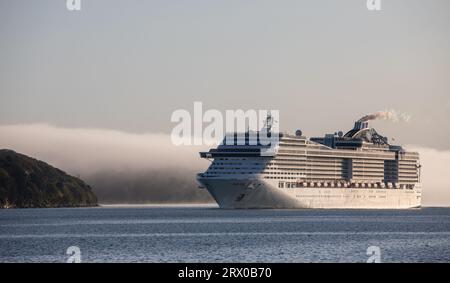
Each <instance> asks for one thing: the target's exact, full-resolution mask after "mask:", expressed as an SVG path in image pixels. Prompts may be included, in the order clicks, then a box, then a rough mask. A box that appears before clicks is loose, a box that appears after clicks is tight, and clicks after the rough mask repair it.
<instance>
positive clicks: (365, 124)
mask: <svg viewBox="0 0 450 283" xmlns="http://www.w3.org/2000/svg"><path fill="white" fill-rule="evenodd" d="M368 127H369V122H367V121H364V122H363V121H356V122H355V126H354V127H353V129H355V130H362V129H366V128H368Z"/></svg>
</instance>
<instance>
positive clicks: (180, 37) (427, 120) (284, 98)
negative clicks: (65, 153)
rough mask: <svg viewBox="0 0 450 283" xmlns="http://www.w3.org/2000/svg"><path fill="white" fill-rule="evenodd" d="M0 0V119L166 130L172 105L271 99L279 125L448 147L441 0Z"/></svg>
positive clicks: (445, 9)
mask: <svg viewBox="0 0 450 283" xmlns="http://www.w3.org/2000/svg"><path fill="white" fill-rule="evenodd" d="M65 2H66V1H65V0H49V1H43V0H40V1H27V0H14V1H10V0H0V40H1V42H0V43H1V44H0V124H4V125H6V124H17V123H26V124H28V123H49V124H52V125H56V126H59V127H84V128H107V129H116V130H121V131H126V132H131V133H144V132H148V133H169V132H170V131H171V129H172V127H173V126H174V125H173V124H172V123H171V122H170V115H171V113H172V112H173V111H174V110H176V109H179V108H184V109H188V110H192V107H193V101H202V102H203V103H204V107H205V108H216V109H219V110H225V109H238V108H242V109H261V108H263V109H267V108H269V109H279V110H280V111H281V112H280V115H281V117H280V126H281V128H282V129H283V130H289V131H294V130H295V128H301V129H302V130H303V132H304V133H305V134H306V135H307V136H312V135H318V134H323V133H324V132H334V131H336V130H339V129H342V130H347V129H348V128H349V127H351V126H352V125H353V121H354V120H356V119H357V118H359V117H360V116H363V115H364V114H367V113H371V112H375V111H378V110H384V109H396V110H397V111H400V112H405V113H408V114H410V115H411V116H412V118H411V120H410V122H408V123H403V122H400V123H391V124H390V123H387V122H376V126H377V128H378V130H379V132H381V133H382V134H386V135H389V136H394V137H396V140H398V141H399V142H401V143H406V144H415V145H420V146H425V147H432V148H437V149H447V150H448V149H450V126H449V125H448V122H449V120H450V1H448V0H422V1H418V0H415V1H413V0H382V11H375V12H374V11H368V10H367V8H366V1H365V0H345V1H338V0H335V1H331V0H329V1H325V0H314V1H312V0H310V1H300V0H292V1H285V0H278V1H275V0H271V1H264V0H239V1H238V0H205V1H197V0H178V1H174V0H161V1H125V0H121V1H118V0H117V1H111V0H82V10H81V11H77V12H70V11H68V10H67V9H66V4H65Z"/></svg>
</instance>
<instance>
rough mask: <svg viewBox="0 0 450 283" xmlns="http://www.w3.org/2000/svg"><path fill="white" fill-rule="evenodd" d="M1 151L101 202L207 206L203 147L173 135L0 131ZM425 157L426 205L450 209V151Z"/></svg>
mask: <svg viewBox="0 0 450 283" xmlns="http://www.w3.org/2000/svg"><path fill="white" fill-rule="evenodd" d="M0 148H8V149H12V150H15V151H17V152H20V153H23V154H26V155H29V156H31V157H35V158H37V159H41V160H43V161H45V162H47V163H49V164H51V165H53V166H55V167H58V168H61V169H62V170H64V171H66V172H67V173H69V174H72V175H75V176H79V177H80V178H82V179H83V180H85V181H86V182H87V183H88V184H90V185H91V186H92V187H93V190H94V192H95V193H96V194H97V196H98V198H99V201H100V202H101V203H152V202H154V203H164V202H165V203H168V202H207V201H212V199H211V197H210V196H209V194H208V193H207V192H206V191H204V190H200V189H198V188H197V184H196V182H195V174H196V173H197V172H201V171H204V170H205V169H206V168H207V166H208V165H209V162H208V161H206V160H203V159H201V158H200V157H199V155H198V152H199V151H200V150H205V149H207V148H206V147H199V146H174V145H172V143H171V140H170V136H169V135H162V134H131V133H124V132H120V131H114V130H106V129H86V128H74V129H71V128H60V127H54V126H51V125H46V124H27V125H3V126H0ZM406 148H407V149H408V150H415V151H418V152H419V153H420V154H421V163H422V181H423V205H425V206H450V169H449V168H450V151H440V150H435V149H432V148H426V147H420V146H407V147H406Z"/></svg>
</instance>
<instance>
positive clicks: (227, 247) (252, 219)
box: [0, 205, 450, 262]
mask: <svg viewBox="0 0 450 283" xmlns="http://www.w3.org/2000/svg"><path fill="white" fill-rule="evenodd" d="M71 246H76V247H78V248H79V251H80V254H79V255H80V259H81V261H82V262H366V261H367V259H368V258H369V257H370V256H369V255H367V250H368V248H369V247H370V246H375V247H377V248H375V249H379V252H380V253H379V258H380V259H381V261H382V262H450V208H422V209H412V210H221V209H218V208H217V207H215V206H201V205H200V206H144V207H135V206H124V207H120V206H107V207H98V208H54V209H14V210H12V209H11V210H0V261H1V262H66V261H67V260H68V259H69V257H70V256H71V255H73V254H71V255H67V254H66V252H67V249H68V248H69V247H71ZM371 249H373V248H371ZM376 253H378V252H376ZM372 255H373V254H372ZM377 256H378V255H377Z"/></svg>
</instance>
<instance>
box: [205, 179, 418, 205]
mask: <svg viewBox="0 0 450 283" xmlns="http://www.w3.org/2000/svg"><path fill="white" fill-rule="evenodd" d="M199 181H200V183H201V184H202V185H203V186H204V187H206V189H207V190H208V191H209V192H210V194H211V195H212V196H213V198H214V199H215V200H216V202H217V203H218V204H219V206H220V207H221V208H226V209H233V208H235V209H247V208H274V209H280V208H285V209H299V208H322V209H408V208H416V207H420V203H421V188H420V184H416V186H415V187H414V189H394V188H385V189H382V188H329V187H328V188H325V187H302V188H278V181H277V180H267V179H258V178H208V179H199Z"/></svg>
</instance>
